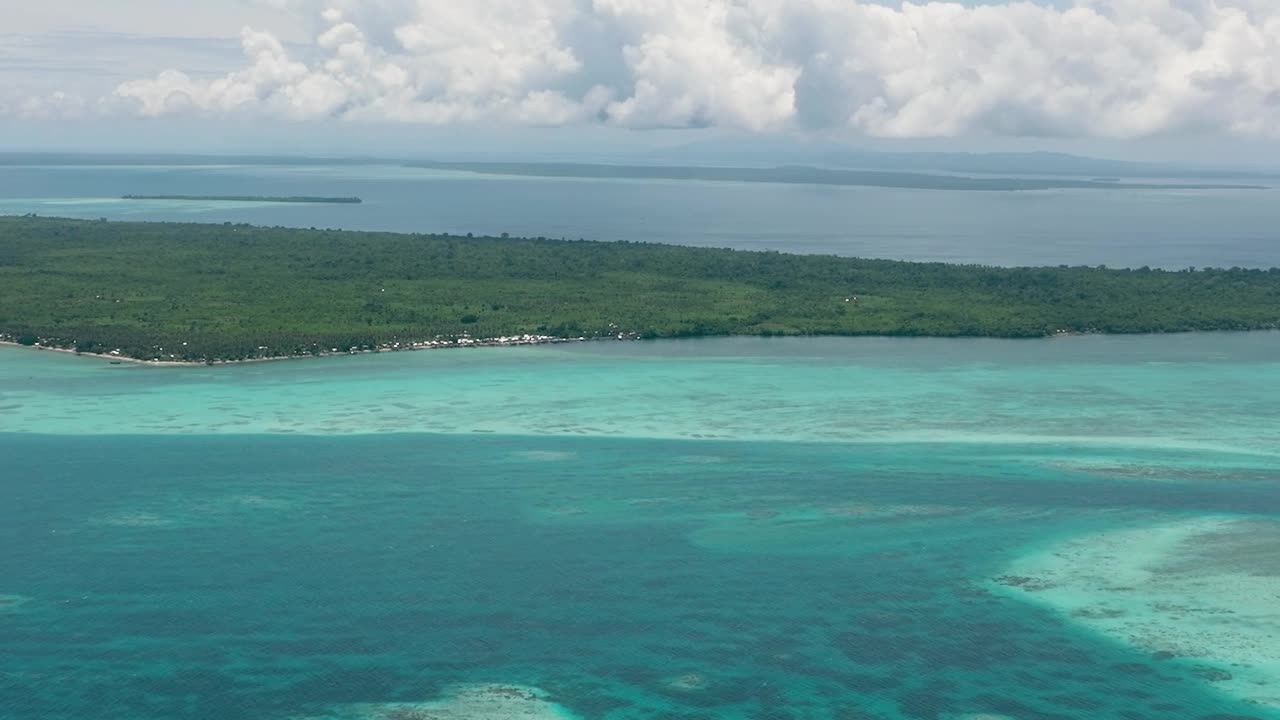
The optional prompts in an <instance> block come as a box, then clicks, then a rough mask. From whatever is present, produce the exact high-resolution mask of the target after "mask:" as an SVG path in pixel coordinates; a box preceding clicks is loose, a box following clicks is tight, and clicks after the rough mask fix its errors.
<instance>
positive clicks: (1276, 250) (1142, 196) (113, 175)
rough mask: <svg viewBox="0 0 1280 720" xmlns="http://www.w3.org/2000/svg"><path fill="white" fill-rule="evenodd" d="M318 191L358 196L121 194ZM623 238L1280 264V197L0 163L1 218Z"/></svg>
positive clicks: (868, 251)
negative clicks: (336, 200)
mask: <svg viewBox="0 0 1280 720" xmlns="http://www.w3.org/2000/svg"><path fill="white" fill-rule="evenodd" d="M125 194H168V195H174V194H185V195H261V196H280V195H316V196H349V195H356V196H359V197H362V198H364V200H365V203H364V204H363V205H302V206H299V205H267V204H262V203H210V202H194V201H193V202H183V201H128V200H120V199H119V198H120V196H121V195H125ZM30 212H34V213H38V214H41V215H61V216H71V217H84V218H98V217H107V218H116V219H133V220H141V219H146V220H181V221H196V222H224V221H226V222H250V223H255V224H261V225H285V226H297V227H334V228H344V229H357V230H396V231H404V232H454V233H463V234H465V233H468V232H474V233H479V234H492V235H498V234H501V233H503V232H509V233H510V234H512V235H531V236H539V235H542V236H547V237H557V238H558V237H568V238H586V239H588V240H631V241H641V242H645V241H647V242H664V243H674V244H680V245H698V246H713V247H736V248H745V249H757V250H759V249H771V250H780V251H788V252H801V253H822V254H835V255H855V256H862V257H880V258H893V259H900V260H929V261H948V262H976V263H986V264H994V265H1058V264H1064V263H1065V264H1071V265H1099V264H1106V265H1111V266H1115V267H1140V266H1143V265H1149V266H1152V267H1168V268H1176V269H1181V268H1186V267H1188V266H1196V267H1207V266H1214V267H1231V266H1241V267H1273V266H1280V242H1278V241H1277V236H1276V232H1275V228H1276V227H1277V225H1278V224H1280V190H1267V191H1252V190H1251V191H1185V190H1142V191H1118V192H1117V191H1107V192H1095V191H1047V192H1019V193H1005V192H995V193H974V192H946V191H923V190H895V189H882V188H850V187H823V186H803V185H768V184H753V183H714V182H675V181H658V182H655V181H629V180H613V181H601V180H574V179H540V178H518V177H493V176H480V175H473V174H462V173H442V172H438V171H428V170H415V169H410V168H399V167H392V166H332V167H325V166H302V167H264V166H210V167H163V166H146V167H3V168H0V213H4V214H23V213H30Z"/></svg>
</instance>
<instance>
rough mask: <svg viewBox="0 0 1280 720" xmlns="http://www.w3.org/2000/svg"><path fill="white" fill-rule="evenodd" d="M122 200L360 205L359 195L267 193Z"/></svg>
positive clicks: (142, 197)
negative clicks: (322, 195)
mask: <svg viewBox="0 0 1280 720" xmlns="http://www.w3.org/2000/svg"><path fill="white" fill-rule="evenodd" d="M120 199H121V200H201V201H212V202H260V203H313V204H320V205H330V204H337V205H359V204H360V203H363V202H364V200H361V199H360V198H358V197H311V196H306V195H294V196H288V197H272V196H266V195H121V196H120Z"/></svg>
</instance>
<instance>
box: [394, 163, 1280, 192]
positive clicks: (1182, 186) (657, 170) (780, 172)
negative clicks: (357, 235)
mask: <svg viewBox="0 0 1280 720" xmlns="http://www.w3.org/2000/svg"><path fill="white" fill-rule="evenodd" d="M408 167H417V168H424V169H429V170H447V171H454V172H469V173H480V174H484V175H516V176H525V177H555V178H583V179H597V178H599V179H605V178H608V179H633V180H712V181H721V182H751V183H784V184H799V185H843V186H851V187H880V188H899V189H910V190H975V191H976V190H983V191H1005V192H1011V191H1018V190H1023V191H1026V190H1265V189H1267V187H1266V186H1264V185H1251V184H1243V185H1242V184H1223V183H1198V182H1191V183H1188V182H1177V183H1174V182H1170V183H1134V182H1119V181H1118V179H1112V178H1097V179H1093V180H1085V179H1072V178H1039V177H967V176H964V175H948V174H935V173H928V172H899V171H889V170H841V169H832V168H821V167H809V166H803V165H794V166H786V167H772V168H750V167H695V166H675V165H668V166H659V165H604V164H582V163H520V162H418V163H411V164H409V165H408Z"/></svg>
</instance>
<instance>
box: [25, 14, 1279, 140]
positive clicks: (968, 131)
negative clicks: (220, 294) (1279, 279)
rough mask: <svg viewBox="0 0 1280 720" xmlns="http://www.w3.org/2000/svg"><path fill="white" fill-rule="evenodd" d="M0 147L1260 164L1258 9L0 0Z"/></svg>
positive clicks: (1273, 132) (1272, 61) (1268, 129)
mask: <svg viewBox="0 0 1280 720" xmlns="http://www.w3.org/2000/svg"><path fill="white" fill-rule="evenodd" d="M10 1H11V2H12V3H13V7H12V8H8V9H6V17H5V23H4V25H3V26H0V132H3V137H4V138H5V139H4V140H0V147H3V148H5V149H55V148H56V147H66V148H68V149H86V148H91V147H99V148H101V149H104V150H109V149H129V150H136V149H163V150H179V149H188V150H197V149H199V147H196V144H197V143H198V144H200V145H202V146H203V147H204V148H205V149H207V150H211V151H222V150H243V151H254V152H257V151H265V150H269V149H273V150H276V151H297V152H309V153H315V152H322V151H323V152H331V151H337V152H342V153H345V154H350V153H360V152H387V151H389V150H394V149H396V148H413V149H414V150H417V151H420V152H428V153H429V152H430V150H431V148H432V147H434V146H438V145H440V144H447V145H450V146H451V147H454V148H457V147H467V146H469V145H474V146H475V147H477V148H489V149H494V148H497V149H501V148H503V147H508V146H509V147H511V148H512V149H513V151H515V150H519V149H520V148H522V147H527V146H528V145H529V144H530V143H538V144H540V145H541V146H543V147H545V148H548V149H550V150H552V151H554V150H555V148H557V147H560V146H563V147H565V148H566V152H567V151H568V150H571V149H579V150H580V149H582V148H583V147H588V148H596V149H600V150H602V151H611V150H613V149H615V148H626V147H646V146H652V145H663V144H676V143H679V142H687V141H689V140H691V139H696V138H697V137H702V136H709V135H735V136H741V137H744V138H749V137H752V136H755V135H768V136H795V137H798V138H821V139H835V140H841V141H846V142H851V143H854V144H858V145H862V146H867V147H890V148H894V149H913V148H919V149H930V150H936V149H967V150H989V149H1042V148H1043V149H1054V150H1065V151H1075V152H1088V153H1094V154H1105V155H1110V156H1117V157H1136V158H1143V159H1159V158H1171V159H1191V160H1197V161H1202V162H1227V163H1246V162H1247V163H1269V164H1280V142H1278V140H1277V138H1278V136H1280V2H1275V0H1061V1H1060V2H1055V3H1049V2H1039V3H1031V2H999V1H995V0H993V1H992V2H987V3H981V2H977V0H966V1H965V2H963V3H955V2H950V3H947V2H935V3H927V4H912V3H900V2H899V3H892V2H885V3H871V2H866V1H859V0H470V1H469V2H467V3H459V2H456V1H455V0H327V1H326V0H209V1H207V2H202V3H174V2H170V1H169V0H164V1H162V0H96V1H93V2H89V1H87V0H43V1H42V2H40V3H31V2H25V1H21V2H19V0H10Z"/></svg>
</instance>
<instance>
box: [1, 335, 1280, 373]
mask: <svg viewBox="0 0 1280 720" xmlns="http://www.w3.org/2000/svg"><path fill="white" fill-rule="evenodd" d="M1270 332H1280V329H1277V328H1258V329H1250V330H1184V331H1179V332H1174V333H1107V332H1085V331H1077V330H1059V331H1057V332H1054V333H1052V334H1049V335H1043V336H1040V337H1034V338H990V337H988V336H963V335H962V336H952V335H937V336H932V335H927V336H922V337H924V338H935V339H944V340H945V339H965V338H969V339H973V338H986V339H993V340H1059V339H1063V338H1069V337H1082V336H1090V335H1092V336H1099V335H1100V336H1133V335H1206V334H1215V333H1250V334H1254V333H1270ZM9 337H12V336H11V335H0V346H9V347H16V348H22V349H25V350H43V351H47V352H56V353H64V354H67V355H75V356H76V357H84V358H91V359H96V360H106V361H109V362H112V363H129V364H131V365H146V366H151V367H199V366H212V365H242V364H246V363H263V362H283V361H287V360H310V359H316V358H326V357H338V356H342V355H371V354H377V353H394V352H418V351H421V350H444V349H457V348H479V347H514V346H522V345H523V346H527V345H561V344H565V343H583V342H609V341H613V342H633V341H638V340H642V339H653V340H675V339H681V340H689V339H698V337H707V338H712V337H717V338H724V337H759V338H763V337H849V338H858V337H882V338H884V337H895V336H892V335H816V336H815V335H785V336H766V335H750V334H740V335H707V336H697V337H692V338H688V337H685V338H661V337H659V338H643V337H641V336H640V335H639V334H637V333H619V334H617V335H600V336H590V337H588V336H585V335H584V336H577V337H562V336H554V335H511V336H498V337H491V338H467V337H463V338H454V339H448V340H445V339H438V340H420V341H413V342H396V343H387V344H383V345H379V346H377V347H372V348H370V347H355V348H347V349H345V350H344V349H341V348H331V349H329V350H324V351H321V352H316V353H296V354H290V355H266V356H262V357H251V358H241V359H215V360H182V359H178V358H176V357H175V358H170V359H146V358H137V357H131V356H129V355H125V354H123V353H120V354H112V353H111V352H103V353H97V352H81V351H79V350H76V349H74V348H69V347H62V346H58V345H48V344H44V343H42V342H37V343H35V344H34V345H26V344H23V343H19V342H15V341H14V340H10V339H7V338H9Z"/></svg>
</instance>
